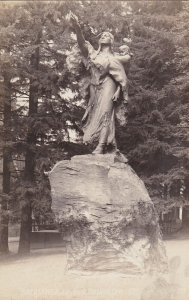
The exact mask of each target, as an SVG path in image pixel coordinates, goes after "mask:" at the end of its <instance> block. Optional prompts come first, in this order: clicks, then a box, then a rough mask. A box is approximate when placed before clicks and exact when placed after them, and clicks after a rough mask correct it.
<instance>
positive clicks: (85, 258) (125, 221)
mask: <svg viewBox="0 0 189 300" xmlns="http://www.w3.org/2000/svg"><path fill="white" fill-rule="evenodd" d="M49 179H50V183H51V191H52V208H53V210H54V212H55V216H56V219H57V222H58V223H59V225H60V230H61V232H62V235H63V238H64V239H65V240H67V245H68V254H69V255H68V267H69V268H74V269H82V270H87V271H94V270H96V271H108V270H111V271H112V270H115V271H120V272H124V273H139V272H140V273H141V272H146V271H147V270H152V269H157V268H159V269H161V270H163V269H165V267H166V256H165V251H164V246H163V244H162V240H161V236H160V230H159V225H158V217H157V215H156V212H155V210H154V206H153V203H152V201H151V199H150V197H149V195H148V192H147V190H146V188H145V186H144V183H143V181H142V180H141V179H140V178H139V177H138V176H137V175H136V173H135V172H134V171H133V169H132V168H131V167H130V166H129V165H128V164H127V159H126V158H125V157H124V156H123V155H122V154H120V153H116V154H104V155H102V154H97V155H92V154H90V155H80V156H74V157H72V159H71V160H64V161H61V162H59V163H57V164H56V165H55V166H54V168H53V169H52V171H51V172H50V173H49Z"/></svg>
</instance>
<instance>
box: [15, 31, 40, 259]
mask: <svg viewBox="0 0 189 300" xmlns="http://www.w3.org/2000/svg"><path fill="white" fill-rule="evenodd" d="M39 42H40V35H38V38H37V40H36V44H39ZM30 62H31V67H32V68H33V70H34V72H35V71H37V70H38V68H39V47H38V48H36V50H35V51H34V53H33V54H32V56H31V61H30ZM36 81H37V79H31V80H30V88H29V113H28V115H29V117H33V118H35V117H36V114H37V107H38V87H37V82H36ZM27 144H28V147H27V150H26V157H25V172H24V182H25V184H26V186H30V187H34V186H35V145H36V134H35V130H34V129H33V128H32V126H29V129H28V135H27ZM31 231H32V196H31V195H27V193H26V198H25V205H24V206H23V207H22V211H21V228H20V241H19V249H18V252H19V253H20V254H27V253H29V252H30V236H31Z"/></svg>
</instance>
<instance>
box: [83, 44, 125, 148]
mask: <svg viewBox="0 0 189 300" xmlns="http://www.w3.org/2000/svg"><path fill="white" fill-rule="evenodd" d="M86 47H87V48H88V59H87V68H88V69H89V70H90V74H91V81H90V99H89V102H88V106H87V109H86V112H85V117H86V123H85V124H84V126H83V131H84V136H83V142H84V143H92V142H95V141H98V142H99V141H101V140H103V136H106V144H112V145H114V144H115V114H114V102H113V100H112V98H113V95H114V93H115V91H116V89H117V86H118V85H120V86H121V87H122V89H123V90H124V88H125V86H126V84H127V83H126V82H127V77H126V74H125V70H124V67H123V65H122V64H121V63H120V62H119V61H118V60H117V59H116V58H115V57H114V56H113V54H109V53H103V52H100V51H96V50H95V49H94V48H93V46H92V45H91V44H90V43H89V42H86Z"/></svg>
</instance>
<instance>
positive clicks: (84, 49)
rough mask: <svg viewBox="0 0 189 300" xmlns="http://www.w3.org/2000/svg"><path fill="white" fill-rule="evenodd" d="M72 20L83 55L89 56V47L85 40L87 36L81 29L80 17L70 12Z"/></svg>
mask: <svg viewBox="0 0 189 300" xmlns="http://www.w3.org/2000/svg"><path fill="white" fill-rule="evenodd" d="M70 21H71V23H72V26H73V28H74V31H75V33H76V36H77V42H78V45H79V48H80V50H81V52H82V54H83V56H85V57H87V56H88V49H87V47H86V41H85V38H84V36H83V33H82V31H81V27H80V25H79V22H78V18H77V17H76V16H75V15H74V14H73V13H72V12H71V13H70Z"/></svg>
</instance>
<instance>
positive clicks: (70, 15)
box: [67, 11, 79, 28]
mask: <svg viewBox="0 0 189 300" xmlns="http://www.w3.org/2000/svg"><path fill="white" fill-rule="evenodd" d="M67 20H68V21H69V22H70V23H71V25H72V26H73V27H74V28H75V27H78V26H79V21H78V17H77V16H76V15H74V14H73V13H72V12H71V11H70V12H69V13H68V15H67Z"/></svg>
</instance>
